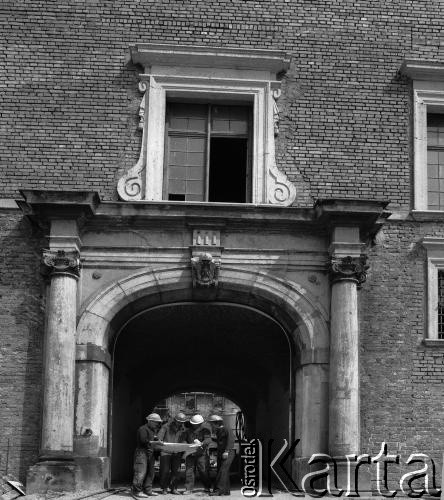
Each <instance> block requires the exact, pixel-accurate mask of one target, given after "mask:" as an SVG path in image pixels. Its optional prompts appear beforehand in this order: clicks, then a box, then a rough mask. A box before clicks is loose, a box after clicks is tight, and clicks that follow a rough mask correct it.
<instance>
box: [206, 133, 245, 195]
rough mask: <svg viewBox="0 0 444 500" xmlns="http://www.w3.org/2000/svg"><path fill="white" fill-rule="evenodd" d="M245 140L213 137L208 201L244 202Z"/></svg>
mask: <svg viewBox="0 0 444 500" xmlns="http://www.w3.org/2000/svg"><path fill="white" fill-rule="evenodd" d="M246 178H247V140H246V139H234V138H227V137H213V138H212V139H211V145H210V184H209V201H222V202H231V203H245V202H246Z"/></svg>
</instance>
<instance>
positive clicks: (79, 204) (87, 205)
mask: <svg viewBox="0 0 444 500" xmlns="http://www.w3.org/2000/svg"><path fill="white" fill-rule="evenodd" d="M20 193H21V195H22V196H23V198H24V200H16V203H17V205H18V206H19V207H20V208H21V210H22V211H23V213H24V214H25V215H27V216H29V217H30V218H31V219H34V220H35V221H37V222H43V221H45V222H46V221H49V220H53V219H77V220H78V219H80V218H84V217H89V216H92V215H94V214H95V212H96V209H97V207H98V205H99V203H100V198H99V195H98V193H96V192H95V191H46V190H40V189H29V190H28V189H23V190H20Z"/></svg>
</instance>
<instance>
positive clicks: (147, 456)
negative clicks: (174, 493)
mask: <svg viewBox="0 0 444 500" xmlns="http://www.w3.org/2000/svg"><path fill="white" fill-rule="evenodd" d="M146 421H147V422H146V424H145V425H142V426H141V427H139V429H138V431H137V445H136V451H135V452H134V477H133V485H132V488H131V493H132V494H133V496H134V497H135V498H145V497H148V496H150V497H151V496H157V493H155V492H154V491H153V478H154V449H153V445H152V441H156V440H157V432H158V430H159V428H160V426H161V424H162V419H161V418H160V415H158V414H157V413H150V414H149V415H148V416H147V417H146Z"/></svg>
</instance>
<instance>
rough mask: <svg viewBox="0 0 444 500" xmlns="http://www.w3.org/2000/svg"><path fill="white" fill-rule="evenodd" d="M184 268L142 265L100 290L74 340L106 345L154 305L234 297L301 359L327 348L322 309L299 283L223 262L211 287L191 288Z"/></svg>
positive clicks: (84, 309) (312, 357) (85, 311)
mask: <svg viewBox="0 0 444 500" xmlns="http://www.w3.org/2000/svg"><path fill="white" fill-rule="evenodd" d="M191 283H192V277H191V270H190V269H189V267H185V266H180V267H173V268H162V269H152V268H150V269H144V270H141V271H139V272H137V273H134V274H132V275H130V276H127V277H125V278H121V279H120V280H118V281H116V282H115V283H113V284H112V285H110V286H108V287H106V288H105V289H104V290H102V291H100V292H99V293H98V294H97V295H96V296H95V297H93V298H92V299H91V300H90V301H89V302H88V303H87V304H86V305H84V306H83V307H82V309H81V312H80V317H79V321H78V326H77V344H80V345H87V344H88V345H95V346H97V347H99V348H101V349H103V350H106V351H109V350H110V349H111V348H112V344H113V340H114V336H115V335H116V334H117V333H118V332H119V330H120V329H121V328H122V326H123V325H124V324H125V322H126V321H128V320H129V319H130V318H131V317H134V315H136V314H137V313H139V312H140V311H143V310H146V309H149V308H151V307H154V306H157V305H159V304H172V303H174V302H185V301H200V300H212V301H217V302H234V303H237V304H242V305H246V306H250V307H253V308H254V309H257V310H259V311H262V312H264V313H267V314H269V315H270V316H271V317H272V318H274V319H275V320H276V321H277V322H278V323H280V325H281V326H282V328H283V329H284V330H285V331H286V332H287V334H288V335H289V336H290V338H291V339H292V341H293V342H294V344H295V346H296V347H297V349H298V351H299V352H300V357H301V363H303V364H304V363H308V362H312V361H316V360H317V359H318V358H319V357H322V358H324V357H325V354H326V352H327V351H328V345H329V335H328V326H327V313H326V311H325V310H323V309H322V307H321V305H320V304H319V303H316V301H315V300H314V299H313V298H312V297H311V295H310V293H309V292H308V291H307V290H306V289H304V288H303V287H302V286H301V285H299V284H297V283H295V282H292V281H289V280H285V279H282V278H278V277H275V276H272V275H270V274H267V273H264V272H261V271H256V270H249V269H238V268H234V267H226V266H224V267H223V268H222V269H221V272H220V278H219V286H218V288H217V289H214V290H205V291H203V290H200V289H193V288H192V286H191Z"/></svg>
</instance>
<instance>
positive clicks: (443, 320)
mask: <svg viewBox="0 0 444 500" xmlns="http://www.w3.org/2000/svg"><path fill="white" fill-rule="evenodd" d="M438 338H439V339H444V271H438Z"/></svg>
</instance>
